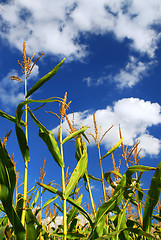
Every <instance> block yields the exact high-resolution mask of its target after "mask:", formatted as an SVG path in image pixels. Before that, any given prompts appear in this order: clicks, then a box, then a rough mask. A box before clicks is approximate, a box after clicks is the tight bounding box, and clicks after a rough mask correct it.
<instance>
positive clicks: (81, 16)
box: [0, 0, 161, 59]
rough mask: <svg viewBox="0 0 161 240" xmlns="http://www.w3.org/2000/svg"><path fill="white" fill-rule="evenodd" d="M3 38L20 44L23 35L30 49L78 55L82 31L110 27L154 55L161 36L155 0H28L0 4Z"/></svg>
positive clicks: (80, 55) (159, 7)
mask: <svg viewBox="0 0 161 240" xmlns="http://www.w3.org/2000/svg"><path fill="white" fill-rule="evenodd" d="M0 15H1V20H0V24H1V32H0V35H1V37H2V38H7V39H8V41H9V42H10V44H11V45H13V46H16V47H17V48H18V49H20V50H21V49H22V42H23V40H24V39H25V40H26V42H27V45H28V47H29V49H30V51H31V52H36V53H37V52H39V51H40V52H41V51H42V50H44V51H45V52H49V53H52V54H56V55H58V56H59V55H64V56H66V57H68V58H69V59H73V58H77V59H81V58H83V57H84V56H85V55H86V53H87V52H86V47H85V46H84V45H82V44H81V42H80V33H91V34H102V35H103V34H107V33H109V32H113V33H114V34H115V36H116V38H117V39H118V40H120V41H122V40H124V39H125V38H128V39H130V42H129V44H130V46H131V47H132V48H134V49H136V50H137V51H139V52H141V53H147V54H148V55H149V56H150V57H153V56H154V55H155V50H156V49H157V44H158V41H159V39H160V35H159V34H158V32H157V30H156V29H155V28H153V25H154V24H160V22H161V2H159V1H158V0H148V1H146V4H145V1H144V0H140V1H138V0H129V1H125V0H120V1H118V0H113V1H111V0H99V1H97V0H88V1H86V0H78V1H74V0H68V1H66V0H61V1H49V0H46V1H43V0H39V1H37V3H36V4H33V1H31V0H23V1H21V0H17V1H11V2H10V4H1V5H0Z"/></svg>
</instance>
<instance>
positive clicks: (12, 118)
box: [0, 110, 25, 126]
mask: <svg viewBox="0 0 161 240" xmlns="http://www.w3.org/2000/svg"><path fill="white" fill-rule="evenodd" d="M0 116H1V117H3V118H6V119H7V120H9V121H11V122H14V123H15V122H16V118H15V117H13V116H11V115H9V114H7V113H5V112H3V111H1V110H0ZM20 125H21V126H25V122H24V121H22V120H21V121H20Z"/></svg>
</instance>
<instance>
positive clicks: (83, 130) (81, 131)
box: [62, 127, 88, 144]
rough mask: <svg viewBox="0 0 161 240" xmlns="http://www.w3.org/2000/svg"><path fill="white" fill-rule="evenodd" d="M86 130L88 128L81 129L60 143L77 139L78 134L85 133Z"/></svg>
mask: <svg viewBox="0 0 161 240" xmlns="http://www.w3.org/2000/svg"><path fill="white" fill-rule="evenodd" d="M87 128H88V127H83V128H81V129H80V130H78V131H76V132H73V133H71V134H69V135H68V136H67V137H66V138H64V140H63V141H62V144H64V143H66V142H67V141H69V140H71V139H72V138H74V137H77V136H78V135H79V134H81V133H83V132H85V131H86V130H87Z"/></svg>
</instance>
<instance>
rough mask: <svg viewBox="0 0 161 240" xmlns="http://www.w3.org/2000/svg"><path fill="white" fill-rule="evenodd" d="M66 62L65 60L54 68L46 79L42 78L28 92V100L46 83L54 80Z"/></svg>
mask: <svg viewBox="0 0 161 240" xmlns="http://www.w3.org/2000/svg"><path fill="white" fill-rule="evenodd" d="M64 61H65V58H64V59H63V60H62V61H61V62H60V63H59V64H58V65H57V66H56V67H54V68H53V69H52V70H51V71H50V72H49V73H47V74H46V75H45V76H44V77H42V78H41V79H40V80H39V81H37V82H36V83H35V84H34V85H33V86H32V88H30V90H29V91H28V93H27V95H26V98H28V97H29V96H30V95H31V94H33V93H34V92H35V91H36V90H38V89H39V88H40V87H41V86H42V85H43V84H44V83H46V82H47V81H48V80H49V79H50V78H52V77H53V76H54V75H55V74H56V73H57V71H58V70H59V68H60V66H61V65H62V64H63V62H64Z"/></svg>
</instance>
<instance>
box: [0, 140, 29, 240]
mask: <svg viewBox="0 0 161 240" xmlns="http://www.w3.org/2000/svg"><path fill="white" fill-rule="evenodd" d="M15 184H16V174H15V170H14V165H13V163H12V160H11V159H10V157H9V154H8V152H7V150H6V147H5V146H4V145H3V144H2V143H1V141H0V200H1V202H2V204H3V207H4V210H5V212H6V214H7V216H8V218H9V220H10V222H11V223H12V225H13V228H14V232H15V235H16V237H17V239H18V240H21V239H22V240H24V239H25V230H24V228H23V226H22V224H21V221H20V219H19V217H18V215H17V213H16V212H15V209H14V207H13V205H12V202H13V193H14V188H15Z"/></svg>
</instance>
